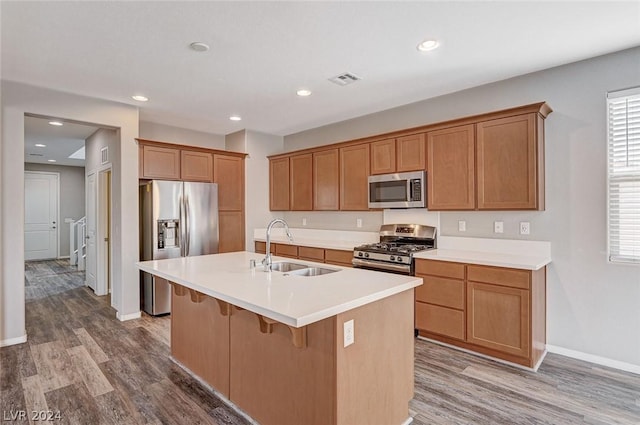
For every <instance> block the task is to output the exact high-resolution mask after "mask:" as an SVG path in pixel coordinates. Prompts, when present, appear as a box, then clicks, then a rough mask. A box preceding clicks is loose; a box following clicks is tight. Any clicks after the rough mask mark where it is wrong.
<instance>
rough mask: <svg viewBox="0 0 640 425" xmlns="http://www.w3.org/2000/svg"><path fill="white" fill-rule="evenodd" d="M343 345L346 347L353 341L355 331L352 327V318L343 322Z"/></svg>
mask: <svg viewBox="0 0 640 425" xmlns="http://www.w3.org/2000/svg"><path fill="white" fill-rule="evenodd" d="M343 326H344V346H345V347H348V346H350V345H351V344H353V343H354V342H355V332H354V329H353V319H351V320H349V321H347V322H344V325H343Z"/></svg>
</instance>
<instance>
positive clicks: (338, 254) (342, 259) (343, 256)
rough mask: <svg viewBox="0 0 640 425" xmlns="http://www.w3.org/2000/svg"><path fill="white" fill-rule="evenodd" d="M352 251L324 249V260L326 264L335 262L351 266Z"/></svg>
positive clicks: (337, 264)
mask: <svg viewBox="0 0 640 425" xmlns="http://www.w3.org/2000/svg"><path fill="white" fill-rule="evenodd" d="M352 260H353V251H343V250H339V249H325V250H324V262H325V263H327V264H335V265H336V266H343V267H353V265H352V264H351V261H352Z"/></svg>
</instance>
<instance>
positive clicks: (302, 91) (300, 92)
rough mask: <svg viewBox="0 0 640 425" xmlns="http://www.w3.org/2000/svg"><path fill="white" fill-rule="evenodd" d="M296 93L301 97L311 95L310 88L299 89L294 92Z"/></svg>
mask: <svg viewBox="0 0 640 425" xmlns="http://www.w3.org/2000/svg"><path fill="white" fill-rule="evenodd" d="M296 94H297V95H298V96H301V97H306V96H311V90H307V89H300V90H298V91H297V92H296Z"/></svg>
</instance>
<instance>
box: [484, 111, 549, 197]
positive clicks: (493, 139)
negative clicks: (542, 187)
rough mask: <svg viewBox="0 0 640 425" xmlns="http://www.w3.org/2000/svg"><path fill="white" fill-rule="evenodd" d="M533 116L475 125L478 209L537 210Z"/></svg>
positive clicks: (534, 121)
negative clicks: (476, 135)
mask: <svg viewBox="0 0 640 425" xmlns="http://www.w3.org/2000/svg"><path fill="white" fill-rule="evenodd" d="M535 117H536V114H527V115H519V116H515V117H508V118H502V119H496V120H491V121H484V122H480V123H478V124H477V130H478V142H477V151H476V155H477V164H478V209H480V210H516V209H536V208H538V183H539V182H538V178H539V176H538V169H537V167H538V160H537V155H538V152H537V149H538V146H537V143H536V133H537V131H536V127H535V125H536V120H535ZM540 148H542V147H540Z"/></svg>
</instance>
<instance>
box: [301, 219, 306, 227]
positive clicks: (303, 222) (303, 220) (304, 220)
mask: <svg viewBox="0 0 640 425" xmlns="http://www.w3.org/2000/svg"><path fill="white" fill-rule="evenodd" d="M302 225H303V226H306V225H307V219H306V218H303V219H302Z"/></svg>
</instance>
